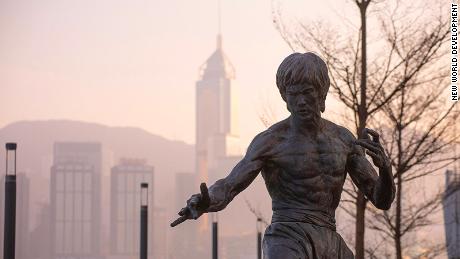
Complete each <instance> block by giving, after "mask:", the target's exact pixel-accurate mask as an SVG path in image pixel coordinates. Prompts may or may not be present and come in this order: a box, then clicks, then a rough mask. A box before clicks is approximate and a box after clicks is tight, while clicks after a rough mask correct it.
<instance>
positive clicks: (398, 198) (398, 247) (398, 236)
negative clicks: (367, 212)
mask: <svg viewBox="0 0 460 259" xmlns="http://www.w3.org/2000/svg"><path fill="white" fill-rule="evenodd" d="M397 179H398V185H397V187H396V188H397V190H396V219H395V220H396V222H395V247H396V258H397V259H402V248H401V189H402V185H401V174H398V177H397Z"/></svg>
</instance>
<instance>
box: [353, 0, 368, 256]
mask: <svg viewBox="0 0 460 259" xmlns="http://www.w3.org/2000/svg"><path fill="white" fill-rule="evenodd" d="M357 4H358V7H359V11H360V14H361V86H360V97H361V98H360V99H361V100H360V105H359V107H358V119H359V126H358V129H357V130H358V132H357V135H358V137H365V136H363V135H362V132H363V130H364V128H365V127H366V122H367V117H368V113H367V91H366V69H367V51H366V45H367V43H366V9H367V5H368V4H369V0H367V1H366V0H363V1H362V2H359V3H358V2H357ZM366 202H367V201H366V198H365V197H364V194H363V193H362V192H361V191H358V197H357V199H356V226H355V227H356V228H355V254H356V255H355V256H356V259H364V234H365V222H364V219H365V218H364V217H365V213H366Z"/></svg>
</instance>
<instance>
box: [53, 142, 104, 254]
mask: <svg viewBox="0 0 460 259" xmlns="http://www.w3.org/2000/svg"><path fill="white" fill-rule="evenodd" d="M101 157H102V152H101V145H100V144H99V143H77V142H58V143H55V144H54V154H53V166H52V167H51V186H50V187H51V188H50V189H51V190H50V198H51V233H52V234H51V235H52V241H51V254H52V255H53V256H54V258H56V259H74V258H75V259H77V258H78V259H93V258H100V257H101V236H100V233H101V216H100V215H101V198H100V197H101V188H100V184H101V183H100V182H101V160H102V158H101Z"/></svg>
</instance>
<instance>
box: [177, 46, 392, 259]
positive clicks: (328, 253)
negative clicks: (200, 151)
mask: <svg viewBox="0 0 460 259" xmlns="http://www.w3.org/2000/svg"><path fill="white" fill-rule="evenodd" d="M276 84H277V86H278V88H279V91H280V93H281V97H282V98H283V100H284V101H285V102H286V104H287V109H288V110H289V112H290V113H291V115H290V116H289V117H288V118H287V119H285V120H282V121H280V122H278V123H276V124H274V125H273V126H271V127H270V128H269V129H267V130H266V131H264V132H262V133H260V134H258V135H257V136H256V137H255V138H254V140H253V141H252V142H251V144H250V146H249V147H248V150H247V153H246V155H245V156H244V158H243V159H242V160H241V161H240V162H239V163H238V164H237V165H236V166H235V168H233V170H232V171H231V172H230V174H229V175H228V176H227V177H225V178H223V179H220V180H218V181H217V182H216V183H215V184H213V185H212V186H211V187H209V191H208V189H207V187H206V184H204V183H202V184H201V186H200V189H201V193H199V194H194V195H192V196H191V198H190V199H189V200H188V201H187V206H186V207H184V208H182V209H181V210H180V212H179V215H180V218H178V219H177V220H176V221H174V222H173V223H171V226H172V227H173V226H176V225H178V224H180V223H182V222H183V221H185V220H187V219H197V218H199V217H200V216H201V215H202V214H203V213H206V212H216V211H220V210H223V209H224V208H225V207H226V206H227V205H228V204H229V203H230V202H231V201H232V199H233V198H234V197H235V196H236V195H237V194H238V193H240V192H241V191H243V190H244V189H245V188H246V187H248V186H249V185H250V184H251V182H252V181H253V180H254V179H255V178H256V176H257V175H258V174H259V172H261V173H262V177H263V179H264V181H265V185H266V187H267V190H268V192H269V194H270V197H271V198H272V209H273V216H272V221H271V224H270V225H269V226H268V227H267V229H266V231H265V235H264V240H263V251H264V258H268V259H285V258H287V259H290V258H296V259H297V258H321V259H322V258H354V256H353V253H352V252H351V251H350V249H349V248H348V247H347V245H346V244H345V242H344V241H343V239H342V237H341V236H340V235H339V234H338V233H337V232H336V227H335V210H336V208H337V206H338V205H339V201H340V195H341V193H342V189H343V185H344V182H345V178H346V175H347V173H348V174H349V175H350V177H351V179H352V180H353V182H354V183H355V185H356V186H357V187H358V188H359V189H360V190H361V191H362V192H363V193H364V194H365V195H366V197H367V198H368V199H369V200H370V201H371V202H372V204H374V206H375V207H377V208H379V209H383V210H387V209H389V208H390V206H391V203H392V201H393V199H394V194H395V186H394V181H393V175H392V172H391V165H390V162H389V159H388V157H387V156H386V154H385V152H384V150H383V148H382V146H381V144H380V143H379V134H378V133H377V132H375V131H373V130H371V129H365V131H364V132H363V134H362V135H363V136H365V137H364V138H361V139H358V140H356V139H355V137H354V136H353V134H352V133H351V132H350V131H348V130H347V129H346V128H344V127H341V126H339V125H336V124H334V123H332V122H330V121H328V120H325V119H323V118H321V113H322V112H324V109H325V100H326V95H327V92H328V89H329V84H330V81H329V76H328V70H327V66H326V64H325V63H324V61H323V60H322V59H321V58H319V57H318V56H317V55H315V54H314V53H304V54H300V53H294V54H291V55H289V56H288V57H287V58H286V59H284V61H283V62H282V63H281V65H280V66H279V68H278V72H277V74H276ZM369 135H370V136H371V137H372V140H371V139H370V138H369ZM362 147H364V148H365V149H366V153H367V154H368V155H369V156H370V157H371V158H372V160H373V163H374V165H375V166H376V167H377V168H379V174H378V175H377V173H376V171H375V170H374V168H373V166H372V165H371V164H370V163H369V161H368V160H367V159H366V157H365V154H364V151H363V148H362Z"/></svg>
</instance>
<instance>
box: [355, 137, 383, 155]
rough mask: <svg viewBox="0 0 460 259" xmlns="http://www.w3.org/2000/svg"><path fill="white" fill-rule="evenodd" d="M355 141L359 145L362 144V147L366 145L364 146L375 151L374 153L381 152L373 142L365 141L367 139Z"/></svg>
mask: <svg viewBox="0 0 460 259" xmlns="http://www.w3.org/2000/svg"><path fill="white" fill-rule="evenodd" d="M355 143H356V144H357V145H360V146H362V147H364V148H367V149H369V150H371V151H372V152H374V153H378V152H379V148H378V147H376V146H374V145H373V144H370V143H368V142H367V141H365V140H357V141H356V142H355Z"/></svg>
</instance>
